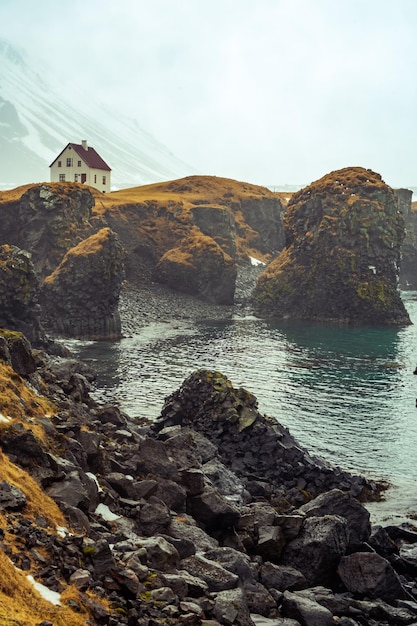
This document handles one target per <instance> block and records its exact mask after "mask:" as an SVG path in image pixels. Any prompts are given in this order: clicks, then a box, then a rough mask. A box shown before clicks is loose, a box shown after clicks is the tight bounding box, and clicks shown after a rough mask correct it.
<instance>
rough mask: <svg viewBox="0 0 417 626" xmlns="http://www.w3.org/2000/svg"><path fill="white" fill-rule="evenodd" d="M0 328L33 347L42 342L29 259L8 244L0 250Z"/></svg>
mask: <svg viewBox="0 0 417 626" xmlns="http://www.w3.org/2000/svg"><path fill="white" fill-rule="evenodd" d="M0 328H8V329H10V330H15V331H19V332H22V333H24V334H25V335H26V336H27V337H28V338H29V340H30V341H32V342H33V343H34V344H39V343H43V342H44V341H45V331H44V329H43V327H42V324H41V308H40V305H39V282H38V279H37V276H36V274H35V269H34V266H33V263H32V260H31V256H30V254H29V253H28V252H25V251H24V250H20V248H17V247H16V246H10V245H8V244H5V245H2V246H0Z"/></svg>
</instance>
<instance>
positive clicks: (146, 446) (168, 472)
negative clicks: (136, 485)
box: [132, 438, 179, 482]
mask: <svg viewBox="0 0 417 626" xmlns="http://www.w3.org/2000/svg"><path fill="white" fill-rule="evenodd" d="M132 460H133V461H135V463H136V475H137V476H138V477H143V478H145V477H146V478H149V477H152V476H157V477H158V479H159V477H160V476H161V477H162V478H166V479H168V480H174V481H176V482H179V474H178V471H177V467H176V464H175V461H174V460H173V459H171V458H170V457H169V456H168V454H167V450H166V447H165V446H164V444H163V443H162V442H161V441H156V440H155V439H151V438H147V439H144V440H143V441H141V442H140V444H139V449H138V452H137V454H136V455H135V456H134V457H133V459H132Z"/></svg>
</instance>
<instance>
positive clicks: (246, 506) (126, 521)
mask: <svg viewBox="0 0 417 626" xmlns="http://www.w3.org/2000/svg"><path fill="white" fill-rule="evenodd" d="M166 297H167V301H169V296H168V295H167V296H166ZM205 306H206V305H204V307H205ZM159 311H160V312H161V314H162V313H163V309H162V308H161V309H159ZM201 313H203V310H202V309H201ZM2 359H3V361H5V362H7V363H8V365H9V366H10V367H13V368H14V370H15V372H16V375H19V376H20V377H21V378H22V380H25V381H27V383H28V384H30V385H31V386H33V387H36V388H38V389H39V390H42V393H43V394H45V393H46V394H47V396H48V397H49V398H50V399H51V400H53V401H54V403H55V405H56V406H57V410H56V411H55V412H54V414H53V415H52V416H51V417H50V418H48V419H46V418H42V419H40V420H39V424H40V425H42V427H43V428H44V435H43V436H42V437H41V436H40V435H39V431H38V430H36V429H35V428H34V421H33V419H32V420H28V423H26V422H25V420H24V419H22V420H20V421H17V422H16V421H14V422H13V423H12V424H11V425H10V426H9V427H4V428H2V429H1V430H0V443H1V447H2V451H3V454H4V455H7V457H8V458H9V459H10V461H11V462H13V463H15V464H17V465H18V466H20V467H21V468H23V469H25V470H26V471H28V472H29V473H30V475H31V476H32V477H34V478H35V479H36V480H37V482H38V484H39V485H40V486H41V487H42V489H43V491H44V493H45V497H46V496H48V497H50V498H52V499H53V500H54V501H55V502H56V503H58V505H59V507H60V508H61V510H62V512H63V513H64V515H65V517H66V520H67V529H66V530H64V531H63V529H62V528H61V529H60V532H57V530H56V529H54V528H51V527H50V526H48V524H47V522H46V520H45V519H42V518H40V517H39V516H38V517H35V518H33V517H30V516H29V515H28V514H27V497H26V495H25V493H24V488H23V486H21V487H20V488H18V487H17V486H16V485H15V484H13V483H11V482H9V481H7V480H3V481H2V482H1V483H0V512H1V513H2V515H4V516H5V519H6V524H5V526H4V528H3V537H2V540H1V544H0V545H1V549H2V551H3V552H4V553H5V554H6V555H8V556H9V558H10V559H11V560H12V561H13V563H14V564H15V565H16V566H18V567H19V568H20V569H23V570H24V571H27V572H31V573H32V572H33V575H34V577H35V578H36V580H37V581H38V582H40V583H42V584H43V585H44V586H45V587H46V588H47V589H49V590H50V591H51V592H54V593H56V594H58V596H59V597H63V596H64V590H65V588H66V586H68V585H71V586H72V587H73V588H76V589H77V593H78V595H77V599H76V600H74V599H72V601H71V603H70V606H71V608H72V610H73V611H74V615H77V614H82V613H83V611H87V614H88V617H87V618H86V619H85V621H84V622H80V621H77V622H74V624H75V623H77V624H80V623H84V624H86V625H87V624H90V625H94V624H109V625H110V626H119V625H120V626H122V625H128V626H159V625H160V624H166V625H167V626H170V625H172V626H173V625H183V626H219V625H223V624H224V625H226V626H231V625H236V626H318V625H320V626H327V625H329V626H330V625H331V624H332V625H336V624H337V625H342V626H361V625H365V624H369V625H370V626H377V625H396V624H416V623H417V583H416V573H417V560H416V558H417V557H416V556H415V555H417V532H416V531H415V528H414V527H413V526H410V525H400V526H386V527H382V526H377V527H373V528H372V527H371V524H370V518H369V512H368V511H367V509H366V508H365V506H364V505H363V503H362V501H363V500H366V499H369V498H371V499H372V498H377V497H378V496H379V487H378V485H376V484H374V483H371V482H369V481H367V480H366V479H364V478H362V477H360V476H355V475H352V474H349V473H347V472H344V471H342V470H340V469H339V468H337V467H331V466H330V465H328V464H327V463H324V462H322V461H321V460H319V459H316V458H315V457H312V456H311V455H310V454H309V453H308V452H307V451H306V450H304V449H303V448H302V447H301V446H299V444H298V443H297V441H296V440H294V438H293V437H292V436H291V435H290V433H289V432H288V431H287V430H286V429H285V428H283V427H282V426H280V425H279V424H278V423H277V422H276V421H275V420H270V419H269V418H267V417H265V416H262V415H261V414H260V413H259V411H258V409H257V401H256V397H255V396H254V395H253V394H252V393H251V392H250V391H248V390H245V389H241V388H239V389H236V388H234V387H233V384H232V382H231V381H229V380H228V379H227V377H226V376H224V375H223V374H222V373H220V372H215V371H208V370H199V371H197V372H195V373H194V374H192V375H191V376H190V377H189V378H187V379H186V380H185V381H184V383H183V384H182V385H181V387H180V389H178V390H177V391H176V392H174V393H173V394H172V395H171V396H170V397H168V398H167V399H166V402H165V404H164V407H163V408H162V411H161V416H160V418H159V419H158V420H157V422H156V423H153V424H147V423H139V422H138V421H137V420H136V421H135V420H132V419H130V418H129V417H128V416H127V415H124V414H123V413H122V412H120V410H119V409H117V408H116V407H113V406H101V405H98V404H97V403H96V402H94V401H93V400H92V398H91V396H90V393H89V390H90V384H91V382H92V380H93V378H94V374H93V373H91V372H89V370H88V369H87V368H86V367H85V366H83V365H82V364H80V363H77V362H74V361H72V360H71V359H57V358H56V357H55V358H50V357H48V355H46V354H42V353H39V352H32V351H31V349H30V345H29V344H28V343H27V342H25V341H20V340H19V339H18V337H16V336H14V335H13V336H6V337H5V338H3V341H2ZM15 537H19V549H18V550H16V547H14V544H13V538H15ZM45 617H46V616H45ZM77 619H78V618H77ZM0 623H1V622H0ZM6 623H7V622H6ZM33 623H34V624H35V626H38V625H39V624H41V623H42V625H43V626H47V625H48V626H50V625H51V624H52V625H53V626H55V624H60V623H61V622H59V621H55V619H46V620H45V619H44V620H43V621H42V622H41V620H39V621H38V622H33Z"/></svg>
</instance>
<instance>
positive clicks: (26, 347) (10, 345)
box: [0, 330, 36, 378]
mask: <svg viewBox="0 0 417 626" xmlns="http://www.w3.org/2000/svg"><path fill="white" fill-rule="evenodd" d="M0 338H1V340H2V341H3V342H4V344H5V345H4V348H3V350H4V360H5V361H6V362H9V363H10V365H11V366H12V367H13V369H14V370H15V372H17V373H18V374H19V375H20V376H23V377H25V378H26V377H29V376H30V374H33V373H34V372H35V371H36V362H35V359H34V357H33V354H32V346H31V345H30V342H29V340H28V338H27V337H26V336H25V335H23V334H22V333H20V332H10V331H7V330H0Z"/></svg>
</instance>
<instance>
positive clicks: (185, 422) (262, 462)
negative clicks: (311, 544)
mask: <svg viewBox="0 0 417 626" xmlns="http://www.w3.org/2000/svg"><path fill="white" fill-rule="evenodd" d="M178 425H181V426H182V427H183V428H185V429H190V428H193V429H195V430H196V431H198V432H200V433H201V434H203V435H204V437H206V438H207V439H209V440H210V441H211V442H212V443H214V444H215V445H216V446H217V449H218V454H219V457H220V460H221V461H222V463H224V465H226V467H227V468H228V469H230V470H231V471H232V472H234V473H235V474H237V475H238V476H239V479H240V480H241V481H242V483H243V484H244V485H245V486H246V484H247V481H252V480H253V478H254V476H256V477H257V478H258V480H263V481H264V482H267V483H268V484H269V485H270V486H271V497H274V496H276V497H277V498H279V497H280V498H284V496H285V497H287V498H288V499H289V500H290V499H291V498H293V499H298V498H299V497H301V502H299V501H298V502H297V504H302V503H303V502H304V501H305V500H304V496H303V495H302V494H301V492H300V490H299V489H294V491H291V489H292V488H293V487H295V485H296V484H297V479H299V478H301V477H302V478H304V480H305V483H306V489H305V491H307V492H310V493H311V494H312V495H318V494H319V493H322V492H324V491H326V490H328V489H332V488H334V487H339V486H340V484H341V483H342V482H344V483H345V485H346V488H347V489H349V488H351V489H352V490H354V491H355V493H356V495H359V494H360V493H363V492H365V491H369V492H371V491H372V486H371V485H370V484H369V483H367V481H365V480H364V479H363V478H360V477H357V476H352V475H350V474H349V473H348V472H342V471H341V470H339V469H338V468H336V469H330V468H329V466H328V465H327V464H326V463H324V462H323V461H320V460H319V459H317V458H314V457H312V456H310V455H309V454H308V453H307V451H306V450H304V449H303V448H302V447H301V446H300V445H299V444H298V442H297V441H296V440H295V439H294V438H293V437H292V436H291V435H290V433H289V432H288V430H286V429H285V428H283V427H282V426H281V425H280V424H279V423H278V422H277V421H276V420H273V419H271V418H268V417H266V416H264V415H261V414H260V413H259V411H258V406H257V400H256V397H255V396H254V395H253V394H252V393H250V392H249V391H247V390H246V389H243V388H239V389H236V388H234V387H233V385H232V383H231V381H230V380H229V379H228V378H227V377H226V376H224V375H223V374H222V373H221V372H217V371H210V370H204V369H200V370H197V371H196V372H194V373H192V374H191V375H190V376H189V377H188V378H187V379H186V380H185V381H184V382H183V384H182V385H181V387H180V389H178V390H177V391H175V392H174V393H172V394H171V395H170V396H168V397H167V398H166V400H165V404H164V406H163V409H162V412H161V417H160V418H159V419H158V420H157V421H156V422H155V423H154V425H153V427H152V429H153V430H154V431H155V432H157V433H158V432H161V431H162V432H163V431H164V430H165V429H167V428H169V427H175V426H178ZM211 458H213V457H211ZM295 477H297V479H296V478H295ZM294 492H295V493H294Z"/></svg>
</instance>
